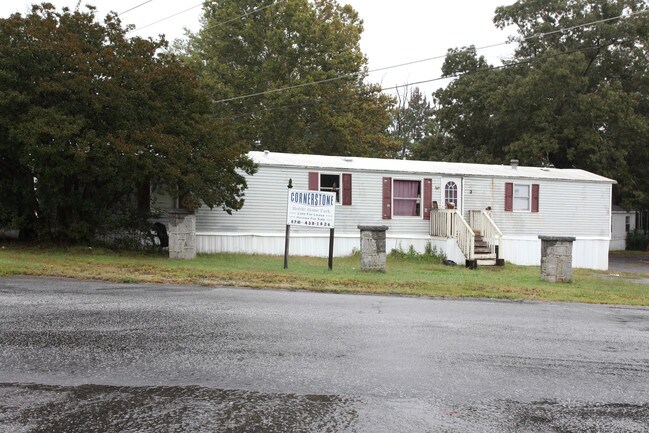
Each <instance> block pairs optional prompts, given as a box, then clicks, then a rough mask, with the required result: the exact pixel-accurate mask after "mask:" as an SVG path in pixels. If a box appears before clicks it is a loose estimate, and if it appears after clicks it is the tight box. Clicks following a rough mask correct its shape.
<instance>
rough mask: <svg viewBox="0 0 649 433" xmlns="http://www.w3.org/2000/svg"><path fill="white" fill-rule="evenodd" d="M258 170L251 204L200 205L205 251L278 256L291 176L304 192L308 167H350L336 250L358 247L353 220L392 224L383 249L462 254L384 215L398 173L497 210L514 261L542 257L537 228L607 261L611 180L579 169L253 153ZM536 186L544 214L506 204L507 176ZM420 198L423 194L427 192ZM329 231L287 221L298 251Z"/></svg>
mask: <svg viewBox="0 0 649 433" xmlns="http://www.w3.org/2000/svg"><path fill="white" fill-rule="evenodd" d="M251 155H252V156H253V157H254V159H255V160H256V162H258V163H259V171H258V172H257V173H256V174H255V175H253V176H251V177H250V176H249V177H248V189H247V190H246V193H245V194H246V195H245V199H246V203H245V205H244V206H243V208H242V209H241V210H240V211H237V212H233V214H232V215H227V214H226V213H225V212H223V211H222V210H220V209H215V210H209V209H207V208H201V209H199V210H198V212H197V218H196V229H197V248H198V251H199V252H206V253H211V252H242V253H258V254H282V253H283V251H284V233H285V228H286V194H287V184H288V181H289V179H292V181H293V186H294V188H296V189H301V190H307V189H308V186H309V185H308V183H309V181H308V178H309V172H319V173H330V174H335V173H340V174H343V173H350V174H351V175H352V205H351V206H344V205H337V206H336V228H335V236H336V240H335V244H334V254H335V255H337V256H341V255H348V254H350V253H352V252H353V250H354V249H357V248H358V247H359V243H360V241H359V231H358V228H357V226H358V225H359V224H363V225H387V226H388V227H389V229H388V232H387V249H388V251H389V250H391V249H392V248H395V247H399V246H400V247H401V248H403V249H408V248H409V247H410V246H411V245H412V246H413V247H414V248H416V249H417V250H418V251H423V250H424V248H425V246H426V244H427V243H429V242H430V243H431V244H432V245H433V246H436V247H437V248H438V249H441V250H443V251H445V252H446V254H447V256H448V257H449V258H450V259H452V260H454V261H456V262H462V261H463V260H464V256H463V255H462V253H461V252H460V250H459V248H458V247H457V243H456V242H455V240H453V239H445V238H444V239H442V238H432V237H431V236H430V235H429V233H430V231H429V230H430V228H429V221H428V220H424V219H423V217H393V218H392V219H382V214H383V209H382V183H383V178H384V177H390V178H392V179H393V180H394V179H412V180H423V179H431V180H432V187H431V188H432V200H433V201H436V202H437V203H438V204H439V205H440V207H443V201H444V200H443V194H444V191H443V190H444V186H443V185H442V179H447V178H454V179H458V180H459V181H460V186H461V189H460V199H461V205H460V208H461V210H462V213H463V215H464V217H465V219H466V220H467V221H468V211H469V210H482V209H485V208H487V207H488V206H490V207H491V209H492V218H493V220H494V221H495V223H496V224H497V225H498V227H499V228H500V229H501V231H502V232H503V234H504V239H503V245H502V248H501V257H503V258H505V260H507V261H510V262H512V263H515V264H521V265H538V264H539V263H540V249H541V248H540V241H539V239H538V236H539V235H555V236H574V237H576V238H577V240H576V242H575V244H574V254H573V265H574V266H575V267H589V268H595V269H606V268H607V267H608V255H607V250H608V244H609V241H610V226H611V220H610V215H611V205H610V203H611V188H612V184H613V183H614V181H612V180H610V179H606V178H602V177H600V176H597V175H593V174H592V173H588V172H584V171H581V170H557V169H540V168H533V167H519V169H517V170H514V169H512V168H510V167H508V166H486V165H478V164H453V163H437V162H426V161H401V160H381V159H369V158H341V157H326V156H318V155H292V154H277V153H261V152H252V153H251ZM507 182H512V183H514V184H518V183H523V184H528V185H531V184H537V185H539V212H530V211H526V212H516V211H514V212H506V211H505V199H504V196H505V184H506V183H507ZM422 201H423V194H422ZM328 237H329V231H328V230H327V229H309V228H302V227H292V228H291V244H290V252H291V254H292V255H309V256H326V255H327V252H328Z"/></svg>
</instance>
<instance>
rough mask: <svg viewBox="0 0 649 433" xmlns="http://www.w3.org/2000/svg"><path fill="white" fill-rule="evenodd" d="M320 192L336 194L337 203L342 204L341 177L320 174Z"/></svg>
mask: <svg viewBox="0 0 649 433" xmlns="http://www.w3.org/2000/svg"><path fill="white" fill-rule="evenodd" d="M320 191H323V192H335V193H336V203H340V175H339V174H324V173H320Z"/></svg>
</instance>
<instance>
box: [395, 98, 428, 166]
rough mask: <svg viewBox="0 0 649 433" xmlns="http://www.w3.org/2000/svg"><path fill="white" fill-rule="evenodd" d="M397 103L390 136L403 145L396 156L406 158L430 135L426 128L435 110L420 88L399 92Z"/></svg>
mask: <svg viewBox="0 0 649 433" xmlns="http://www.w3.org/2000/svg"><path fill="white" fill-rule="evenodd" d="M397 101H398V103H397V107H396V108H395V109H394V110H392V125H391V127H390V135H391V136H392V137H394V139H395V140H397V141H398V142H399V143H400V145H401V149H400V150H399V153H398V155H396V156H397V157H399V158H406V157H409V156H411V155H412V152H413V150H414V149H416V148H417V147H418V146H420V144H421V142H422V140H423V139H424V138H425V137H426V136H427V135H429V133H428V130H427V128H426V126H427V123H428V121H429V120H430V118H431V117H432V115H433V109H432V107H431V105H430V102H428V100H427V99H426V95H424V94H423V93H422V92H421V91H420V90H419V88H418V87H415V88H414V89H412V90H410V89H409V87H405V88H404V90H403V91H402V92H397Z"/></svg>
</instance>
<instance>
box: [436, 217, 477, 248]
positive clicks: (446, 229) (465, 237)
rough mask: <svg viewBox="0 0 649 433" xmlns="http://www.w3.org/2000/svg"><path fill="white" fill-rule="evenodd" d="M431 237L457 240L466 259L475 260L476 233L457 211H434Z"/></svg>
mask: <svg viewBox="0 0 649 433" xmlns="http://www.w3.org/2000/svg"><path fill="white" fill-rule="evenodd" d="M430 235H431V236H440V237H444V238H454V239H456V240H457V243H458V245H459V247H460V250H461V251H462V253H463V254H464V256H465V257H466V259H467V260H473V259H474V248H475V233H473V229H471V226H470V225H469V224H468V223H467V222H466V220H465V219H464V218H463V217H462V214H461V213H459V212H458V211H457V210H456V209H436V210H432V211H431V213H430Z"/></svg>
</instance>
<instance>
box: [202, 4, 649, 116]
mask: <svg viewBox="0 0 649 433" xmlns="http://www.w3.org/2000/svg"><path fill="white" fill-rule="evenodd" d="M647 12H649V9H645V10H642V11H637V12H633V13H630V14H627V15H618V16H616V17H611V18H605V19H601V20H596V21H591V22H588V23H584V24H577V25H574V26H571V27H566V28H561V29H556V30H552V31H549V32H545V33H540V34H535V35H531V36H527V37H524V38H522V40H523V41H527V40H531V39H535V38H542V37H545V36H549V35H553V34H555V33H562V32H566V31H569V30H574V29H577V28H580V27H586V26H591V25H594V24H600V23H603V22H608V21H613V20H618V19H622V18H631V17H633V16H636V15H641V14H645V13H647ZM509 43H511V41H505V42H499V43H496V44H490V45H484V46H481V47H477V48H474V49H475V50H476V51H482V50H486V49H489V48H494V47H499V46H502V45H508V44H509ZM467 50H469V48H467V49H465V50H460V51H459V52H463V51H467ZM445 57H446V54H441V55H437V56H433V57H427V58H424V59H419V60H413V61H409V62H405V63H398V64H395V65H390V66H385V67H381V68H376V69H371V70H368V71H359V72H351V73H348V74H341V75H337V76H334V77H329V78H325V79H322V80H316V81H310V82H307V83H300V84H295V85H293V86H286V87H280V88H277V89H270V90H265V91H262V92H255V93H249V94H246V95H240V96H233V97H230V98H223V99H219V100H217V101H214V103H215V104H219V103H223V102H232V101H238V100H241V99H247V98H252V97H255V96H264V95H269V94H272V93H279V92H284V91H287V90H293V89H299V88H302V87H308V86H314V85H316V84H323V83H329V82H332V81H338V80H342V79H345V78H353V77H357V76H360V75H363V74H372V73H375V72H381V71H386V70H389V69H396V68H401V67H404V66H411V65H414V64H418V63H424V62H429V61H432V60H440V59H444V58H445ZM413 84H414V83H413ZM401 87H403V86H401Z"/></svg>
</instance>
